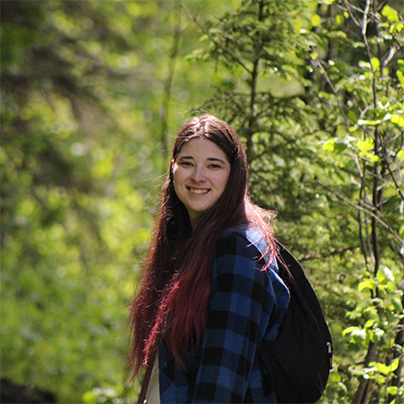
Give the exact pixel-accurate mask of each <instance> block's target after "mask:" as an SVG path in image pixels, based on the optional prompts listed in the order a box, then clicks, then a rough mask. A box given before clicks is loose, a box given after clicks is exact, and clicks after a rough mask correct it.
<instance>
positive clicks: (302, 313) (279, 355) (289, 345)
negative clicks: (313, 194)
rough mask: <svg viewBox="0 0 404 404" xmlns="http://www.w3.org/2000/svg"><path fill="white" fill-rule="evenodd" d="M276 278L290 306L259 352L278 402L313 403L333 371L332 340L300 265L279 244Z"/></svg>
mask: <svg viewBox="0 0 404 404" xmlns="http://www.w3.org/2000/svg"><path fill="white" fill-rule="evenodd" d="M277 260H278V266H279V276H280V277H281V278H282V280H283V281H284V282H285V284H286V285H287V286H288V288H289V291H290V303H289V307H288V309H287V312H286V314H285V317H284V319H283V320H282V323H281V326H280V329H279V335H278V337H277V338H276V340H275V341H273V342H268V341H265V342H264V343H262V344H261V346H260V347H259V350H258V355H259V357H260V360H261V361H262V363H263V365H264V366H265V367H266V368H267V369H268V371H269V373H270V377H271V380H269V383H270V384H271V385H272V386H273V387H274V389H275V393H276V398H277V402H278V403H314V402H316V401H317V400H319V399H320V397H321V396H322V394H323V392H324V389H325V387H326V384H327V380H328V375H329V373H330V369H331V368H332V354H333V348H332V340H331V335H330V331H329V329H328V326H327V323H326V321H325V319H324V315H323V312H322V310H321V307H320V303H319V301H318V299H317V297H316V294H315V293H314V290H313V288H312V287H311V285H310V283H309V281H308V279H307V278H306V275H305V274H304V271H303V269H302V267H301V266H300V264H299V262H298V261H297V260H296V259H295V258H294V257H293V255H292V254H291V253H290V252H289V251H288V250H287V249H286V248H285V247H283V246H282V245H281V244H280V243H278V258H277Z"/></svg>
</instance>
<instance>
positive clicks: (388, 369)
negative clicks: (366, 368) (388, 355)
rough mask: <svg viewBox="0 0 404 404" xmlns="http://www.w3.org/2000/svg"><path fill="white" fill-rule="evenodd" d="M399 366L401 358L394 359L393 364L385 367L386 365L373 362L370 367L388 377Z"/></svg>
mask: <svg viewBox="0 0 404 404" xmlns="http://www.w3.org/2000/svg"><path fill="white" fill-rule="evenodd" d="M398 365H399V358H397V359H394V361H393V362H391V364H390V365H385V364H384V363H381V362H371V363H370V366H374V367H375V368H376V370H377V371H378V372H379V373H381V374H382V375H385V376H386V375H388V374H389V373H392V372H394V371H395V370H396V369H397V368H398Z"/></svg>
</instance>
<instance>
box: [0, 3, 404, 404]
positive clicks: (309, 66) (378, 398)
mask: <svg viewBox="0 0 404 404" xmlns="http://www.w3.org/2000/svg"><path fill="white" fill-rule="evenodd" d="M403 11H404V3H403V2H402V1H400V0H398V1H393V0H384V1H382V0H301V1H297V0H295V1H284V0H245V1H240V0H226V1H209V0H203V1H198V0H194V1H190V0H188V1H187V0H172V1H153V0H149V1H57V0H52V1H1V34H2V36H1V97H2V103H1V116H2V128H1V129H2V142H1V149H0V157H1V172H2V181H1V197H2V204H1V218H2V233H1V254H2V258H1V259H2V271H1V282H2V283H1V287H2V291H1V293H2V296H1V377H2V385H3V381H7V382H12V383H14V384H16V385H24V386H26V387H27V389H31V393H32V394H34V393H35V392H34V390H33V387H35V388H37V389H41V390H44V391H48V392H50V393H52V394H53V396H54V397H55V398H56V400H57V402H59V403H79V402H84V403H98V402H105V403H120V402H132V401H130V398H131V397H136V396H137V394H138V390H139V381H136V382H135V383H134V385H133V386H128V385H127V383H126V379H125V372H124V368H125V354H126V349H127V344H128V340H127V330H126V329H125V326H126V321H127V315H128V313H127V306H128V304H129V303H130V301H131V299H132V298H133V293H134V290H135V287H136V280H137V279H138V276H139V269H140V267H141V263H142V258H143V257H144V253H145V251H146V249H147V246H148V242H149V240H150V235H151V231H152V229H153V222H154V215H155V213H156V206H157V204H158V194H159V191H160V186H161V183H162V181H163V179H164V176H165V174H166V169H167V166H168V159H169V157H168V155H169V152H168V150H169V149H170V146H171V143H172V140H173V138H174V136H175V134H176V131H177V130H178V128H179V127H180V126H181V124H182V123H183V122H184V121H185V120H186V119H187V118H188V117H189V116H191V115H192V114H200V113H203V112H210V113H213V114H215V115H217V116H219V117H221V118H223V119H225V120H227V121H228V122H229V123H231V124H232V125H233V126H234V127H235V129H236V130H237V131H238V132H239V134H240V136H241V137H242V140H243V142H244V144H245V147H246V150H247V154H248V158H249V162H250V167H251V176H250V180H251V186H250V189H251V194H252V198H253V200H254V201H255V202H256V203H258V204H259V205H261V206H262V207H264V208H268V209H272V210H276V211H277V212H278V219H277V221H276V223H275V228H276V232H277V237H278V239H279V240H280V241H281V242H282V243H283V244H285V245H286V246H287V247H288V248H289V249H290V250H291V251H292V252H293V253H294V255H295V256H296V257H297V258H298V259H299V260H300V261H301V262H302V264H303V266H304V268H305V270H306V272H307V275H308V277H309V278H310V280H311V282H312V284H313V286H314V288H315V290H316V292H317V294H318V296H319V298H320V300H321V303H322V306H323V309H324V312H325V314H326V318H327V320H328V323H329V326H330V328H331V331H332V335H333V340H334V349H335V357H334V368H333V370H332V372H331V375H330V379H329V383H328V386H327V390H326V392H325V395H324V397H323V398H322V400H321V402H324V403H325V402H327V403H353V402H355V403H393V402H395V403H399V402H401V403H403V402H404V391H403V387H402V384H403V383H402V376H401V374H402V365H403V334H404V331H403V324H404V320H403V273H404V265H403V262H404V260H403V253H404V212H403V210H404V186H403V170H404V150H403V144H404V112H403V107H404V105H403V101H404V97H403V95H404V54H403V43H404V42H403V40H404V21H403V14H404V13H403ZM400 377H401V381H400ZM2 402H3V400H2ZM39 402H40V401H39Z"/></svg>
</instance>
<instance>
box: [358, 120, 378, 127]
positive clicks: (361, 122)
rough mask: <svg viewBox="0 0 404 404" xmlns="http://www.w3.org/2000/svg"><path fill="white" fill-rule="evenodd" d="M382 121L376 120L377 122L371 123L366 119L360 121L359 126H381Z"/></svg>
mask: <svg viewBox="0 0 404 404" xmlns="http://www.w3.org/2000/svg"><path fill="white" fill-rule="evenodd" d="M381 122H382V121H381V120H375V121H369V120H366V119H359V120H358V125H361V126H376V125H379V124H380V123H381Z"/></svg>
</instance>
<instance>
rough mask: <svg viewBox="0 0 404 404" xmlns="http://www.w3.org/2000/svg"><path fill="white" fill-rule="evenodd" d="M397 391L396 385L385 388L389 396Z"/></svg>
mask: <svg viewBox="0 0 404 404" xmlns="http://www.w3.org/2000/svg"><path fill="white" fill-rule="evenodd" d="M397 393H398V387H397V386H390V387H389V388H388V389H387V394H388V395H391V396H395V395H396V394H397Z"/></svg>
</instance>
